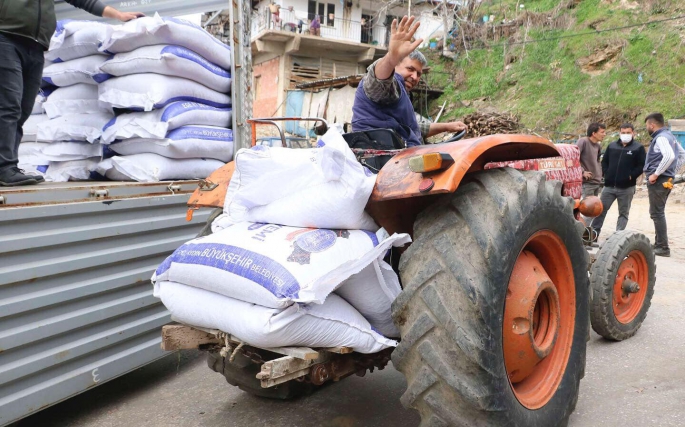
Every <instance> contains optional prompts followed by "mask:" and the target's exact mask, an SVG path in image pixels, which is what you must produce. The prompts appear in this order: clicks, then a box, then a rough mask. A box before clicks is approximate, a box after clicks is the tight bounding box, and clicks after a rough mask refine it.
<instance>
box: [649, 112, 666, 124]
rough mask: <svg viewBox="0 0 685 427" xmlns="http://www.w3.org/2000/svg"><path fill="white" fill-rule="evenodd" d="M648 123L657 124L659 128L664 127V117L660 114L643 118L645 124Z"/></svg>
mask: <svg viewBox="0 0 685 427" xmlns="http://www.w3.org/2000/svg"><path fill="white" fill-rule="evenodd" d="M648 121H652V122H654V123H656V124H658V125H659V126H663V125H664V115H663V114H661V113H652V114H650V115H648V116H647V117H645V123H647V122H648Z"/></svg>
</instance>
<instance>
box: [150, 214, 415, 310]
mask: <svg viewBox="0 0 685 427" xmlns="http://www.w3.org/2000/svg"><path fill="white" fill-rule="evenodd" d="M386 236H387V233H385V230H382V229H381V230H380V231H379V233H378V235H377V234H376V233H372V232H370V231H363V230H326V229H307V228H297V227H287V226H281V225H275V224H255V223H249V222H241V223H238V224H234V225H233V226H230V227H228V228H225V229H223V230H221V231H219V232H218V233H215V234H211V235H209V236H205V237H200V238H197V239H194V240H191V241H189V242H187V243H185V244H184V245H182V246H181V247H180V248H178V249H176V251H175V252H174V253H173V254H171V255H170V256H169V257H167V259H166V260H165V261H164V262H163V263H162V264H161V265H160V266H159V267H158V268H157V271H156V272H155V274H154V275H153V277H152V281H153V282H156V281H162V280H168V281H172V282H178V283H182V284H185V285H189V286H195V287H198V288H202V289H205V290H208V291H211V292H216V293H219V294H222V295H225V296H228V297H231V298H235V299H238V300H241V301H245V302H251V303H254V304H259V305H262V306H264V307H271V308H284V307H287V306H288V305H290V304H293V303H294V302H302V303H310V302H314V303H318V304H321V303H323V302H324V300H325V299H326V297H328V295H329V294H330V293H331V292H333V291H334V290H335V289H336V288H337V287H338V286H339V285H340V284H341V283H342V282H343V281H345V280H346V279H348V278H349V277H350V276H352V275H353V274H357V273H359V272H360V271H362V270H363V269H364V268H365V267H366V266H368V265H369V264H371V263H372V262H373V261H374V260H377V259H378V258H382V257H383V256H384V255H385V253H386V251H387V250H388V249H389V248H390V247H392V246H402V245H404V244H406V243H408V242H409V241H410V240H411V239H410V238H409V236H408V235H406V234H401V235H398V234H394V235H392V236H389V237H386ZM369 286H378V285H377V284H376V285H373V284H370V285H369Z"/></svg>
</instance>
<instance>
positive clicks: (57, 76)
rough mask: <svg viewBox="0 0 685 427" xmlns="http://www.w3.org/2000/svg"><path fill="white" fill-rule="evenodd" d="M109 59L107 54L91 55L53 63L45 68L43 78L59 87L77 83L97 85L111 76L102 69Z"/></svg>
mask: <svg viewBox="0 0 685 427" xmlns="http://www.w3.org/2000/svg"><path fill="white" fill-rule="evenodd" d="M107 59H108V57H107V56H103V55H91V56H85V57H83V58H77V59H72V60H70V61H66V62H59V63H56V64H51V65H48V66H47V67H45V68H44V69H43V80H45V81H46V82H48V83H50V84H51V85H55V86H59V87H63V86H71V85H75V84H77V83H86V84H91V85H96V84H98V83H100V82H102V81H104V80H106V79H107V78H109V76H108V75H107V74H104V73H102V72H101V71H100V66H101V65H102V64H103V63H104V62H105V61H107ZM96 93H97V91H96Z"/></svg>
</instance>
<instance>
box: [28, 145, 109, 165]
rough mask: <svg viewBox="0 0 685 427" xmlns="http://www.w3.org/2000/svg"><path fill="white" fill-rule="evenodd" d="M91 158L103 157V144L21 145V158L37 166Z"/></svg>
mask: <svg viewBox="0 0 685 427" xmlns="http://www.w3.org/2000/svg"><path fill="white" fill-rule="evenodd" d="M90 157H98V158H100V157H102V145H101V144H90V143H87V142H50V143H47V142H22V143H21V144H19V158H20V159H23V160H24V161H25V162H29V163H33V164H37V165H46V164H48V163H47V162H51V161H53V162H64V161H70V160H84V159H88V158H90ZM29 159H30V160H29Z"/></svg>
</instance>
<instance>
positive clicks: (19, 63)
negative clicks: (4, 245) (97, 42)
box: [0, 0, 143, 186]
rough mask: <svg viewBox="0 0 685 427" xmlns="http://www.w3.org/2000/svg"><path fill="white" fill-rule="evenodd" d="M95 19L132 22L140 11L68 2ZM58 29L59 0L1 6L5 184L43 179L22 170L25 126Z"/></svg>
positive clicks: (0, 121) (0, 122)
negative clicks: (55, 0)
mask: <svg viewBox="0 0 685 427" xmlns="http://www.w3.org/2000/svg"><path fill="white" fill-rule="evenodd" d="M66 2H67V3H69V4H71V5H72V6H76V7H78V8H80V9H83V10H85V11H87V12H89V13H91V14H93V15H96V16H103V17H105V18H112V19H117V20H119V21H129V20H131V19H134V18H137V17H139V16H143V14H142V13H140V12H120V11H118V10H117V9H115V8H113V7H111V6H105V5H104V4H103V3H102V2H100V1H99V0H66ZM56 26H57V23H56V20H55V4H54V0H42V1H30V0H3V1H2V2H0V85H1V88H0V186H16V185H31V184H37V183H39V182H42V181H43V177H41V176H36V175H27V174H25V173H24V171H23V170H21V169H19V168H18V167H17V164H18V162H19V159H18V149H19V142H21V138H22V136H23V135H24V132H23V126H24V123H25V122H26V119H28V117H29V115H30V114H31V110H32V109H33V104H34V102H35V100H36V95H38V89H40V83H41V79H42V78H43V62H44V59H43V52H44V51H45V50H47V48H48V47H49V46H50V38H51V37H52V34H53V33H54V32H55V27H56Z"/></svg>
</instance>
